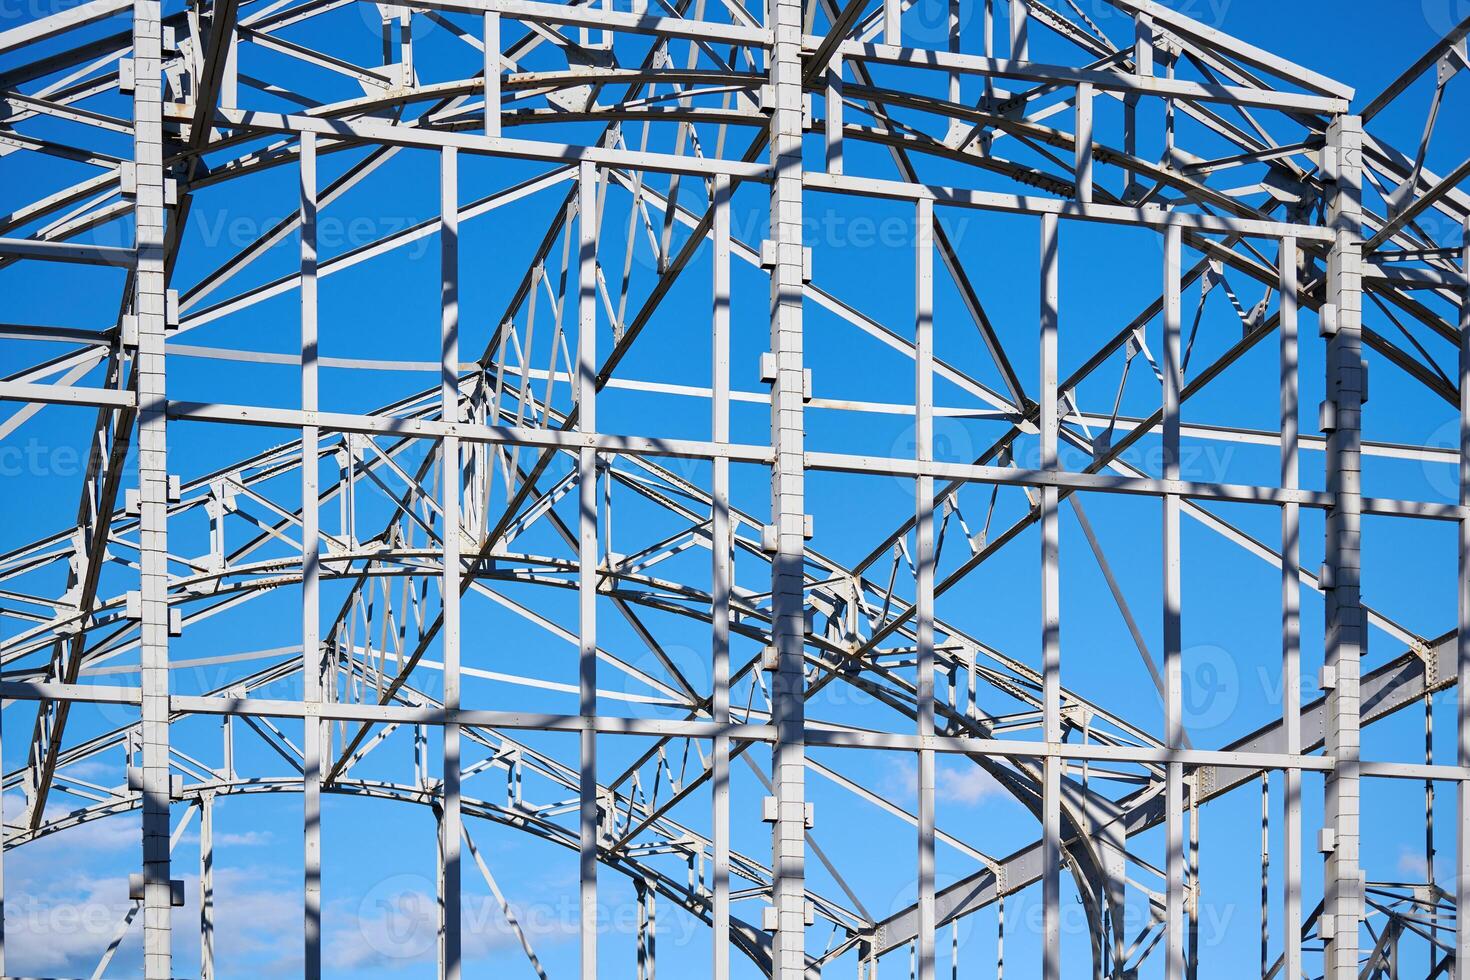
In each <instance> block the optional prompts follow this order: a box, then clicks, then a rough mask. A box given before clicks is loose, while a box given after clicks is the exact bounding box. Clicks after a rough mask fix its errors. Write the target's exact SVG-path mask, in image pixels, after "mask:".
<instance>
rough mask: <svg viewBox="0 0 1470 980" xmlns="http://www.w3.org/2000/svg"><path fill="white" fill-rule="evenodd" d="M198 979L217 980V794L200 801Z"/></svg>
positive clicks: (202, 797) (207, 794) (205, 795)
mask: <svg viewBox="0 0 1470 980" xmlns="http://www.w3.org/2000/svg"><path fill="white" fill-rule="evenodd" d="M199 980H214V794H213V793H205V794H204V795H203V796H201V797H200V798H199Z"/></svg>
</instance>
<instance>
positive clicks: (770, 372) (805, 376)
mask: <svg viewBox="0 0 1470 980" xmlns="http://www.w3.org/2000/svg"><path fill="white" fill-rule="evenodd" d="M778 376H779V372H778V370H777V368H776V355H775V354H774V353H773V352H771V351H762V352H761V381H762V382H763V383H765V384H768V385H773V384H775V383H776V378H777V377H778ZM801 400H802V401H803V402H809V401H811V400H812V369H811V368H802V369H801Z"/></svg>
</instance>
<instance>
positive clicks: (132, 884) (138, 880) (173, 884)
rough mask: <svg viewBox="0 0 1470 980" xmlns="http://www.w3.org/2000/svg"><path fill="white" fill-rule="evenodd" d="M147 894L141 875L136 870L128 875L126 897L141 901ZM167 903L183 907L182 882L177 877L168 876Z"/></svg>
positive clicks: (175, 906)
mask: <svg viewBox="0 0 1470 980" xmlns="http://www.w3.org/2000/svg"><path fill="white" fill-rule="evenodd" d="M146 895H147V888H146V883H145V882H144V880H143V876H142V875H141V874H139V873H138V872H136V871H135V872H133V873H132V874H130V875H128V898H130V899H132V900H133V901H135V902H141V901H143V900H144V898H145V897H146ZM168 898H169V904H170V905H172V906H173V907H174V908H176V909H178V908H183V907H184V882H183V881H182V880H180V879H178V878H170V879H169V882H168Z"/></svg>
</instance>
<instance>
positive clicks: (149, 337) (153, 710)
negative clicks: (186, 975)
mask: <svg viewBox="0 0 1470 980" xmlns="http://www.w3.org/2000/svg"><path fill="white" fill-rule="evenodd" d="M160 13H161V11H160V3H159V0H133V84H134V90H133V127H134V128H133V159H134V167H135V173H136V175H137V196H136V199H135V200H134V205H133V215H134V219H135V224H136V229H137V231H136V234H137V239H136V247H137V252H138V259H137V261H138V267H137V272H136V273H135V275H134V280H133V281H134V294H133V315H134V316H135V317H137V325H138V355H137V361H136V371H137V378H138V499H139V504H140V510H139V522H138V526H139V543H140V548H141V551H140V564H141V574H140V576H139V581H140V584H139V596H140V599H141V604H142V609H141V611H142V623H141V630H142V644H141V679H142V687H143V694H142V722H143V724H142V735H143V882H144V885H143V972H144V976H145V977H147V978H148V980H165V978H167V977H170V976H172V975H173V968H172V963H173V960H172V949H171V936H172V902H171V888H170V885H169V850H168V837H169V827H168V823H169V796H170V790H169V761H168V745H169V727H168V703H169V693H168V692H169V676H168V619H169V614H168V483H169V479H168V445H167V443H168V440H167V430H168V423H167V419H166V412H165V410H166V407H167V401H166V399H167V394H166V390H165V383H164V379H165V374H166V372H165V356H164V348H163V344H164V331H165V329H166V320H167V295H166V291H167V288H168V282H167V276H168V273H167V269H166V267H165V260H164V248H165V246H164V240H165V237H166V234H167V223H168V216H167V210H166V205H165V203H164V184H163V182H164V176H163V79H162V73H161V69H162V65H161V59H162V54H163V50H162V49H163V42H162V36H163V34H162V24H161V22H160V20H159V17H160Z"/></svg>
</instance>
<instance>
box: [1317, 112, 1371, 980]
mask: <svg viewBox="0 0 1470 980" xmlns="http://www.w3.org/2000/svg"><path fill="white" fill-rule="evenodd" d="M1362 139H1363V130H1362V121H1361V120H1360V119H1359V118H1358V117H1357V116H1339V117H1338V118H1336V119H1334V120H1333V121H1332V123H1331V124H1330V125H1329V126H1328V129H1327V147H1326V153H1327V155H1328V158H1329V160H1330V162H1331V167H1330V170H1329V172H1328V177H1329V179H1330V180H1331V181H1332V182H1333V183H1332V186H1331V189H1330V190H1331V196H1330V201H1329V205H1328V214H1327V218H1328V225H1329V227H1330V228H1331V229H1332V230H1333V233H1334V235H1335V240H1334V242H1333V244H1332V248H1331V251H1330V252H1329V253H1328V259H1327V297H1328V302H1329V303H1331V304H1333V306H1335V307H1336V321H1337V322H1336V324H1335V329H1334V328H1333V325H1329V334H1330V336H1329V339H1328V341H1327V365H1326V366H1327V404H1326V405H1325V406H1324V411H1323V415H1324V416H1326V418H1324V419H1323V427H1324V429H1326V436H1327V491H1328V492H1329V493H1331V494H1333V503H1332V506H1331V508H1330V509H1329V510H1328V511H1327V541H1326V546H1325V549H1324V555H1325V559H1326V568H1325V571H1326V573H1327V582H1326V585H1327V589H1326V593H1325V596H1326V623H1325V625H1326V633H1327V635H1326V650H1325V653H1326V662H1327V666H1328V667H1330V668H1332V670H1333V672H1334V673H1335V678H1334V684H1333V687H1332V689H1331V690H1330V691H1328V692H1327V719H1326V721H1327V731H1326V753H1327V755H1329V756H1331V757H1333V758H1334V759H1336V760H1337V761H1336V765H1335V766H1334V767H1333V768H1332V770H1331V771H1330V772H1328V773H1327V779H1326V806H1325V807H1324V812H1323V819H1324V822H1325V823H1326V824H1327V825H1328V826H1329V827H1331V828H1332V830H1333V832H1334V841H1333V848H1332V852H1331V853H1330V854H1329V855H1328V856H1327V862H1326V875H1327V877H1326V881H1325V882H1324V884H1323V889H1322V894H1323V901H1324V905H1323V918H1324V925H1325V926H1326V931H1327V933H1328V935H1326V936H1325V937H1324V938H1326V940H1327V946H1326V951H1325V953H1324V954H1323V978H1324V980H1355V978H1356V977H1357V976H1358V966H1359V965H1358V923H1359V921H1360V920H1361V918H1362V907H1363V890H1362V886H1363V882H1362V877H1361V872H1360V870H1359V866H1358V864H1359V862H1358V833H1359V830H1358V817H1359V812H1360V807H1359V795H1358V794H1359V786H1358V782H1359V777H1358V756H1359V726H1360V721H1361V719H1360V715H1359V696H1358V670H1359V660H1360V658H1361V657H1362V653H1363V649H1364V647H1365V645H1366V643H1367V634H1366V631H1365V629H1364V620H1363V608H1362V606H1361V604H1360V597H1359V581H1360V575H1361V568H1362V566H1361V560H1360V548H1361V533H1362V532H1361V524H1362V486H1361V479H1360V476H1361V469H1360V463H1359V452H1360V449H1361V443H1362V432H1361V412H1362V403H1363V355H1362V291H1361V289H1362V283H1361V269H1360V263H1361V262H1362V201H1361V184H1362V170H1361V156H1360V154H1361V147H1362Z"/></svg>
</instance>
